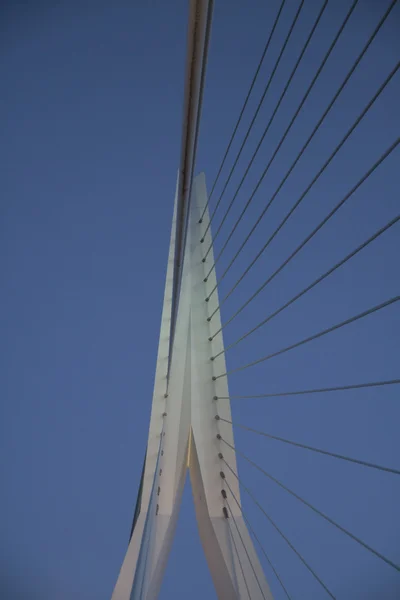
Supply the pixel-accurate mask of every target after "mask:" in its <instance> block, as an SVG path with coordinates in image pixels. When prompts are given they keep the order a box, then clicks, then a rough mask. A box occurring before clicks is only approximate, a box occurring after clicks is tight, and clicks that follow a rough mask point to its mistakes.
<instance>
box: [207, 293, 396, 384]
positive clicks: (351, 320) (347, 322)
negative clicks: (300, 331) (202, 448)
mask: <svg viewBox="0 0 400 600" xmlns="http://www.w3.org/2000/svg"><path fill="white" fill-rule="evenodd" d="M399 300H400V296H393V298H390V299H389V300H386V301H385V302H382V303H381V304H377V305H375V306H373V307H372V308H369V309H368V310H365V311H363V312H361V313H359V314H357V315H354V316H353V317H350V318H349V319H346V320H345V321H341V322H340V323H336V325H332V327H328V328H327V329H323V330H322V331H319V332H318V333H315V334H314V335H311V336H309V337H307V338H304V339H303V340H300V341H299V342H296V343H295V344H291V345H290V346H286V347H285V348H282V349H281V350H277V351H276V352H273V353H272V354H268V355H267V356H263V357H261V358H258V359H257V360H255V361H253V362H251V363H247V364H246V365H242V366H241V367H236V368H235V369H231V370H230V371H226V372H225V373H221V374H220V375H217V376H214V378H213V380H214V381H215V380H216V379H219V378H220V377H224V376H226V375H228V374H230V373H237V372H238V371H243V370H244V369H248V368H249V367H254V366H255V365H258V364H259V363H261V362H265V361H266V360H269V359H270V358H274V357H275V356H279V355H280V354H284V353H285V352H289V351H290V350H293V349H294V348H298V347H299V346H302V345H303V344H307V343H308V342H311V341H313V340H316V339H318V338H321V337H322V336H324V335H327V334H328V333H331V332H332V331H336V330H337V329H340V328H341V327H345V326H346V325H350V324H351V323H354V322H355V321H358V320H359V319H363V318H364V317H367V316H368V315H371V314H373V313H375V312H377V311H378V310H382V309H383V308H386V307H387V306H390V305H391V304H395V303H396V302H398V301H399Z"/></svg>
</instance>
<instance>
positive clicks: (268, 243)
mask: <svg viewBox="0 0 400 600" xmlns="http://www.w3.org/2000/svg"><path fill="white" fill-rule="evenodd" d="M399 68H400V61H399V62H398V63H397V65H396V66H395V67H394V69H393V70H392V71H391V73H390V74H389V75H388V77H387V78H386V79H385V81H384V82H383V84H382V85H381V86H380V88H379V90H378V91H377V92H376V93H375V95H374V97H373V98H372V99H371V100H370V101H369V103H368V104H367V106H366V107H365V108H364V110H363V111H362V113H361V114H360V115H359V116H358V118H357V119H356V121H355V122H354V123H353V125H352V126H351V127H350V129H349V130H348V131H347V133H346V135H345V136H344V138H343V139H342V140H341V141H340V143H339V144H338V145H337V146H336V148H335V150H334V151H333V152H332V154H331V155H330V156H329V158H328V159H327V160H326V161H325V163H324V164H323V165H322V167H321V168H320V169H319V171H318V173H317V174H316V175H315V176H314V178H313V179H312V181H311V182H310V183H309V185H308V186H307V188H306V189H305V190H304V192H303V193H302V194H301V196H300V198H298V200H297V201H296V202H295V204H294V205H293V206H292V208H291V209H290V210H289V212H288V213H287V214H286V216H285V217H284V218H283V219H282V221H281V222H280V224H279V225H278V227H277V228H276V229H275V230H274V232H273V233H272V234H271V235H270V237H269V238H268V240H267V241H266V242H265V244H264V245H263V246H262V248H261V250H259V252H258V253H257V255H256V256H255V257H254V258H253V260H252V261H251V263H250V264H249V265H248V266H247V267H246V269H245V270H244V272H243V273H242V275H241V276H240V277H239V279H238V280H237V281H236V283H235V284H234V285H233V286H232V288H231V290H230V292H229V293H228V294H227V295H226V296H225V298H224V299H223V301H222V302H225V301H226V300H227V299H228V298H229V296H230V295H231V294H232V292H233V291H234V290H235V289H236V287H237V286H238V285H239V283H241V281H243V279H244V278H245V277H246V275H247V274H248V273H249V271H250V270H251V269H252V268H253V266H254V265H255V263H256V262H257V261H258V259H259V258H260V257H261V256H262V255H263V254H264V252H265V250H266V249H267V248H268V246H269V245H270V243H271V242H272V240H273V239H274V238H275V237H276V235H277V234H278V233H279V231H280V230H281V229H282V228H283V226H284V225H285V223H286V222H287V221H288V220H289V219H290V217H291V216H292V214H293V213H294V212H295V210H296V209H297V208H298V207H299V206H300V204H301V203H302V201H303V200H304V198H305V197H306V196H307V194H308V192H309V191H310V190H311V188H312V187H313V186H314V184H315V183H316V182H317V181H318V179H319V178H320V176H321V175H322V173H323V172H324V171H325V169H326V168H327V167H328V166H329V164H330V163H331V162H332V160H333V158H334V157H335V156H336V155H337V153H338V152H339V150H340V149H341V148H342V147H343V145H344V144H345V142H346V141H347V140H348V139H349V137H350V136H351V134H352V133H353V132H354V130H355V129H356V127H357V126H358V125H359V124H360V122H361V121H362V119H363V118H364V117H365V115H366V114H367V112H368V111H369V110H370V108H371V107H372V106H373V104H374V103H375V101H376V100H377V99H378V98H379V96H380V95H381V93H382V92H383V90H384V89H385V87H386V86H387V85H388V83H389V82H390V81H391V79H392V78H393V76H394V75H395V74H396V73H397V71H398V69H399ZM260 220H261V219H260ZM249 239H250V238H249ZM221 304H222V303H221Z"/></svg>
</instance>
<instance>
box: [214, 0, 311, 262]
mask: <svg viewBox="0 0 400 600" xmlns="http://www.w3.org/2000/svg"><path fill="white" fill-rule="evenodd" d="M304 1H305V0H301V2H300V5H299V7H298V9H297V12H296V15H295V17H294V19H293V21H292V24H291V26H290V28H289V32H288V34H287V36H286V39H285V41H284V44H283V46H282V48H281V51H280V53H279V56H278V59H277V61H276V63H275V66H274V68H273V71H272V73H271V76H270V78H269V80H268V83H267V85H266V87H265V89H264V92H263V95H262V96H261V99H260V101H259V103H258V106H257V109H256V112H255V113H254V116H253V119H252V121H251V123H250V125H249V128H248V130H247V133H246V135H245V138H244V140H243V142H242V145H241V146H240V149H239V152H238V154H237V156H236V159H235V162H234V163H233V166H232V168H231V170H230V172H229V175H228V179H227V180H226V182H225V185H224V188H223V190H222V192H221V196H220V198H222V196H223V195H224V193H225V190H226V188H227V186H228V184H229V182H230V180H231V177H232V174H233V171H234V170H235V168H236V165H237V163H238V161H239V158H240V156H241V154H242V151H243V148H244V147H245V145H246V142H247V139H248V137H249V135H250V132H251V130H252V128H253V125H254V123H255V121H256V119H257V116H258V113H259V112H260V109H261V106H262V105H263V103H264V100H265V97H266V94H267V92H268V90H269V86H270V84H271V82H272V80H273V78H274V75H275V73H276V71H277V68H278V66H279V63H280V61H281V58H282V55H283V53H284V51H285V49H286V46H287V44H288V42H289V39H290V36H291V34H292V32H293V29H294V26H295V25H296V22H297V19H298V17H299V15H300V11H301V9H302V8H303V5H304ZM224 221H225V217H224V219H223V220H222V222H221V223H220V225H219V226H218V228H217V230H216V232H215V234H214V236H213V238H214V242H215V240H216V238H217V237H218V235H219V233H220V231H221V227H222V225H223V223H224ZM210 224H211V220H210V222H209V224H208V227H210ZM208 227H207V229H206V231H205V232H204V234H203V237H202V240H203V241H204V235H205V234H206V233H207V231H208ZM210 250H211V248H209V249H208V250H207V253H206V255H205V257H204V258H206V256H207V255H208V253H209V251H210Z"/></svg>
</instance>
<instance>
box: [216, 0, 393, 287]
mask: <svg viewBox="0 0 400 600" xmlns="http://www.w3.org/2000/svg"><path fill="white" fill-rule="evenodd" d="M395 3H396V0H393V1H392V3H391V5H390V6H389V8H388V9H387V11H386V13H385V14H384V16H383V17H382V19H381V20H380V22H379V23H378V25H377V27H376V28H375V30H374V32H373V33H372V35H371V36H370V38H369V40H368V41H367V43H366V45H365V46H364V48H363V50H362V51H361V53H360V54H359V56H358V57H357V59H356V60H355V62H354V63H353V65H352V67H351V69H350V70H349V72H348V73H347V75H346V77H345V79H344V80H343V82H342V84H341V85H340V87H339V89H338V90H337V92H336V94H335V95H334V97H333V98H332V100H331V102H330V103H329V105H328V106H327V108H326V109H325V111H324V113H323V115H322V116H321V117H320V119H319V121H318V123H317V124H316V126H315V127H314V129H313V131H312V132H311V134H310V136H309V137H308V139H307V140H306V142H305V144H304V145H303V147H302V148H301V150H300V152H299V153H298V155H297V157H296V159H295V161H294V162H293V163H292V165H291V167H290V168H289V170H288V171H287V172H286V175H285V176H284V177H283V179H282V180H281V182H280V184H279V186H278V188H277V189H276V190H275V192H274V193H273V195H272V197H271V198H270V200H269V201H268V203H267V204H266V206H265V208H264V210H263V211H262V213H261V214H260V216H259V218H258V219H257V221H256V223H255V225H254V226H253V227H252V229H251V230H250V232H249V233H248V235H247V236H246V238H245V240H244V242H242V244H241V246H240V248H239V250H238V251H237V252H236V254H235V255H234V257H233V259H232V260H231V262H230V263H229V264H228V266H227V268H226V269H225V271H224V272H223V274H222V276H221V278H220V281H221V280H222V279H223V278H224V277H225V276H226V274H227V272H228V271H229V269H230V268H231V267H232V265H233V263H234V262H235V260H236V258H237V257H238V256H239V254H240V252H241V251H242V249H243V248H244V246H245V245H246V243H247V241H248V239H249V238H250V237H251V235H252V234H253V232H254V230H255V228H256V227H257V226H258V224H259V222H260V221H261V220H262V219H263V217H264V215H265V213H266V212H267V210H268V209H269V207H270V206H271V204H272V202H273V201H274V200H275V198H276V196H277V195H278V193H279V191H280V190H281V188H282V187H283V185H284V183H285V182H286V181H287V179H288V177H289V176H290V174H291V173H292V171H293V169H294V168H295V166H296V164H297V163H298V161H299V160H300V158H301V156H302V155H303V154H304V152H305V150H306V149H307V147H308V145H309V144H310V142H311V140H312V139H313V137H314V135H315V134H316V133H317V131H318V129H319V127H320V126H321V124H322V122H323V121H324V120H325V118H326V116H327V115H328V113H329V112H330V110H331V108H332V107H333V105H334V104H335V102H336V100H337V99H338V97H339V96H340V94H341V92H342V91H343V89H344V88H345V86H346V85H347V83H348V81H349V80H350V78H351V76H352V74H353V73H354V71H355V70H356V68H357V66H358V64H359V63H360V61H361V60H362V58H363V56H364V54H365V53H366V52H367V50H368V48H369V46H370V45H371V43H372V41H373V40H374V39H375V36H376V35H377V33H378V31H379V29H380V28H381V26H382V25H383V23H384V21H385V20H386V18H387V17H388V15H389V13H390V11H391V9H392V8H393V6H394V4H395ZM353 8H354V5H353V6H352V7H351V9H350V11H351V10H352V9H353ZM349 16H350V13H349V14H348V15H347V17H346V19H347V18H348V17H349ZM343 25H344V24H343ZM339 35H340V32H338V34H337V36H336V38H335V40H334V42H333V44H332V45H331V47H330V49H329V51H328V54H327V55H326V56H325V58H324V61H323V62H322V63H321V65H320V68H319V69H318V71H317V73H316V75H315V76H314V79H313V81H312V82H311V85H310V86H309V88H308V90H307V92H306V94H305V96H304V97H303V100H302V102H301V103H300V105H299V107H298V109H297V111H296V112H295V114H294V115H293V118H292V120H291V122H290V123H289V126H288V127H287V128H286V131H285V133H284V134H283V136H282V138H281V140H280V142H279V144H278V146H277V147H276V149H275V151H274V153H273V155H272V157H271V159H270V161H269V163H268V164H267V166H266V168H265V170H264V172H263V173H262V176H261V178H260V179H259V181H258V183H257V186H256V188H255V189H254V190H253V193H252V194H251V196H250V198H249V200H248V201H247V203H246V205H245V207H244V209H243V210H242V212H241V214H240V215H239V217H238V219H237V221H236V223H235V225H234V227H233V229H232V230H231V232H230V234H229V236H228V239H227V240H226V242H225V244H224V246H223V248H222V249H221V251H220V253H219V255H218V257H217V258H218V259H219V258H220V255H221V254H222V252H223V251H224V250H225V248H226V246H227V244H228V242H229V240H230V239H231V237H232V235H233V233H234V231H235V230H236V228H237V226H238V225H239V223H240V221H241V219H242V218H243V216H244V214H245V212H246V210H247V208H248V206H249V205H250V203H251V201H252V199H253V197H254V195H255V193H256V192H257V190H258V188H259V186H260V185H261V183H262V181H263V179H264V177H265V175H266V173H267V171H268V170H269V168H270V166H271V164H272V162H273V160H274V158H275V156H276V155H277V153H278V151H279V149H280V147H281V145H282V144H283V142H284V140H285V139H286V136H287V134H288V133H289V131H290V129H291V127H292V125H293V123H294V121H295V119H296V118H297V115H298V114H299V112H300V110H301V108H302V106H303V104H304V102H305V100H306V98H307V96H308V94H309V93H310V91H311V88H312V87H313V85H314V83H315V81H316V80H317V77H318V75H319V73H320V72H321V70H322V67H323V66H324V64H325V62H326V59H327V58H328V56H329V54H330V52H331V50H332V49H333V46H334V45H335V43H336V41H337V39H338V37H339ZM215 289H216V288H214V289H213V290H212V291H211V293H210V295H211V294H212V293H214V291H215Z"/></svg>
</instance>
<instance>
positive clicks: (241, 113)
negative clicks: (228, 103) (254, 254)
mask: <svg viewBox="0 0 400 600" xmlns="http://www.w3.org/2000/svg"><path fill="white" fill-rule="evenodd" d="M285 2H286V0H283V1H282V3H281V6H280V8H279V11H278V14H277V16H276V18H275V22H274V25H273V27H272V29H271V32H270V34H269V36H268V40H267V43H266V44H265V46H264V51H263V53H262V55H261V58H260V60H259V63H258V66H257V69H256V72H255V74H254V76H253V80H252V82H251V85H250V88H249V91H248V92H247V96H246V98H245V101H244V104H243V106H242V109H241V111H240V114H239V118H238V120H237V121H236V125H235V128H234V130H233V133H232V135H231V138H230V140H229V143H228V146H227V148H226V150H225V154H224V157H223V159H222V162H221V165H220V167H219V170H218V173H217V176H216V178H215V180H214V183H213V186H212V188H211V192H210V195H209V198H208V201H207V203H206V206H205V208H204V210H203V213H202V215H201V218H200V221H202V220H203V218H204V215H205V214H206V210H207V208H208V205H209V203H210V200H211V196H212V195H213V192H214V189H215V186H216V185H217V182H218V179H219V177H220V175H221V171H222V169H223V166H224V164H225V161H226V158H227V156H228V153H229V150H230V148H231V145H232V142H233V140H234V138H235V135H236V132H237V130H238V127H239V125H240V122H241V120H242V117H243V114H244V111H245V110H246V106H247V103H248V101H249V98H250V95H251V92H252V91H253V87H254V85H255V82H256V81H257V78H258V74H259V72H260V69H261V67H262V64H263V62H264V58H265V55H266V53H267V51H268V48H269V45H270V43H271V39H272V36H273V33H274V31H275V28H276V25H277V23H278V20H279V17H280V14H281V12H282V9H283V7H284V5H285ZM218 204H219V201H218V203H217V206H216V207H215V209H214V213H215V211H216V210H217V208H218ZM214 213H213V215H212V218H213V216H214Z"/></svg>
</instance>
